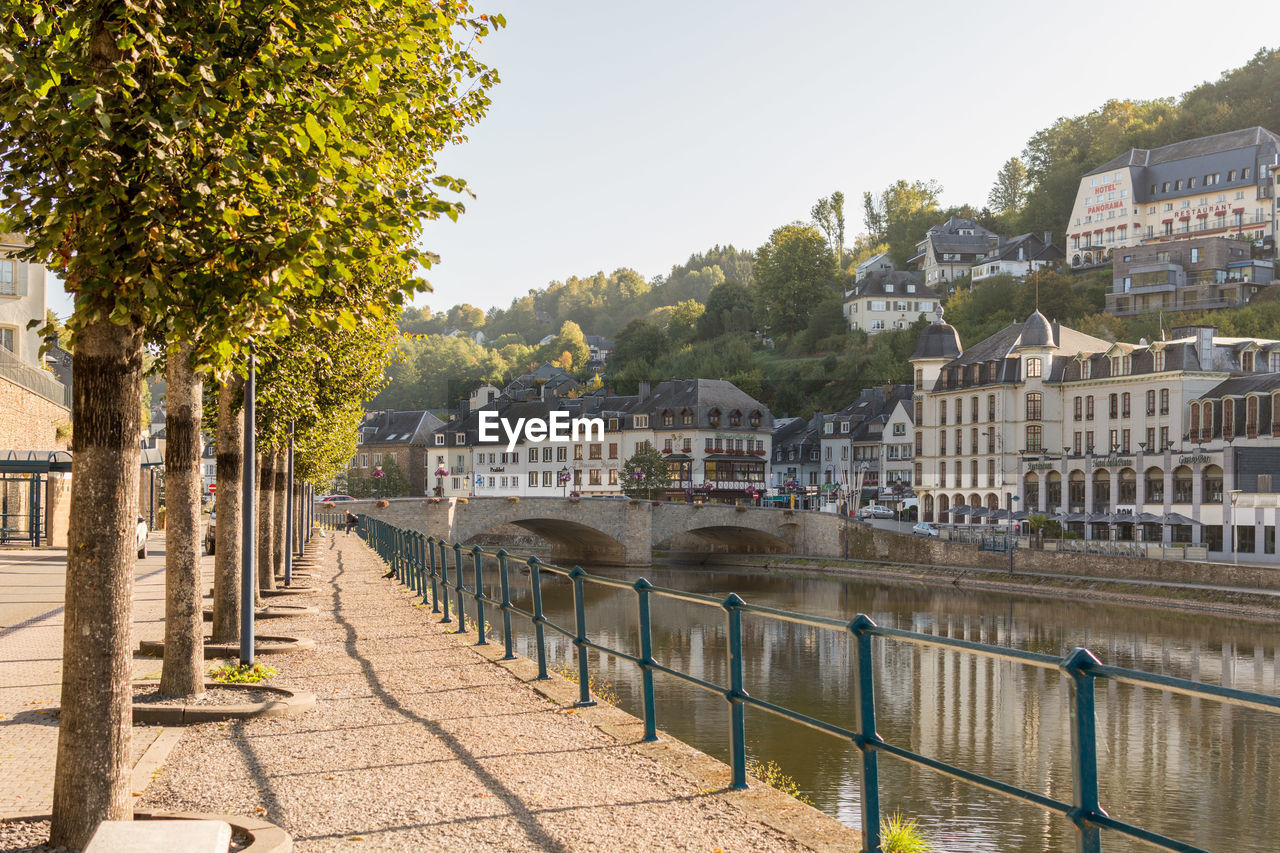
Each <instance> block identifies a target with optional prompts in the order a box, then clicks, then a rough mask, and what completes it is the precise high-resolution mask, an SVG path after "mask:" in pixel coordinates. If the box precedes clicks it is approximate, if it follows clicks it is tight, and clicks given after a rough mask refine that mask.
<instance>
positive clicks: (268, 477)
mask: <svg viewBox="0 0 1280 853" xmlns="http://www.w3.org/2000/svg"><path fill="white" fill-rule="evenodd" d="M258 458H259V459H260V460H261V465H260V466H259V468H258V560H257V562H258V589H259V590H264V589H275V588H276V576H275V572H274V570H273V569H272V567H271V551H272V547H271V546H272V543H273V542H274V540H273V539H272V538H271V532H272V531H271V521H272V519H273V518H274V515H273V508H272V506H271V496H272V495H273V494H275V470H274V468H273V467H272V463H273V462H274V460H275V454H273V453H260V454H258Z"/></svg>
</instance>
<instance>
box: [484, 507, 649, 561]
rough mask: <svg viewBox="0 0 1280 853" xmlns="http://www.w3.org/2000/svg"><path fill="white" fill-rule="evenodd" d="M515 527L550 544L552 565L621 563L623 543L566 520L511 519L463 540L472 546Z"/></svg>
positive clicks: (583, 525) (603, 533)
mask: <svg viewBox="0 0 1280 853" xmlns="http://www.w3.org/2000/svg"><path fill="white" fill-rule="evenodd" d="M508 524H510V525H514V526H516V527H519V528H522V529H524V530H527V531H529V532H530V533H532V534H534V535H535V536H539V537H541V538H542V539H545V540H546V541H547V542H549V543H550V544H551V557H550V559H551V562H553V563H563V562H568V563H600V564H605V565H616V564H623V563H625V562H626V556H627V555H626V553H625V548H624V547H623V544H622V543H621V542H620V541H618V540H617V539H616V538H614V537H613V536H610V535H609V534H608V533H606V532H604V531H602V530H599V529H597V528H595V527H592V526H590V525H586V524H583V523H581V522H578V521H572V520H570V519H566V518H545V517H531V518H511V519H503V520H502V521H501V522H500V523H498V524H491V525H488V526H487V527H485V528H484V529H483V530H481V529H472V530H470V531H469V535H468V536H467V537H466V538H465V539H463V540H462V542H463V544H472V543H473V541H474V540H475V539H477V538H478V537H480V536H483V535H485V534H486V533H491V532H493V531H494V530H496V529H497V528H500V527H502V526H504V525H508Z"/></svg>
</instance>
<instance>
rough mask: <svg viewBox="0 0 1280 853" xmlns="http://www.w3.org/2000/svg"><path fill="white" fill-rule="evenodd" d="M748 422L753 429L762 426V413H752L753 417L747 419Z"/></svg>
mask: <svg viewBox="0 0 1280 853" xmlns="http://www.w3.org/2000/svg"><path fill="white" fill-rule="evenodd" d="M747 422H748V423H749V424H751V426H752V427H758V426H760V413H759V412H752V413H751V416H750V417H749V418H748V419H747Z"/></svg>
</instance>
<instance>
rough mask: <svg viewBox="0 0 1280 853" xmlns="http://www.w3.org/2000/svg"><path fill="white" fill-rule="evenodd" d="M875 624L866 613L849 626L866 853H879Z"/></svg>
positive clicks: (863, 845) (864, 851)
mask: <svg viewBox="0 0 1280 853" xmlns="http://www.w3.org/2000/svg"><path fill="white" fill-rule="evenodd" d="M875 626H876V623H875V622H872V621H871V618H870V617H869V616H867V615H866V614H865V613H859V614H858V618H857V619H854V620H853V621H852V622H850V623H849V632H850V633H851V634H853V667H854V669H855V670H856V672H855V676H854V682H853V707H854V722H855V725H856V726H857V729H858V739H857V740H856V741H855V742H854V745H855V746H856V747H857V748H858V751H859V752H861V753H862V792H861V793H862V798H861V799H862V850H863V853H880V764H879V760H880V757H879V755H877V753H876V750H875V747H874V746H873V744H875V743H876V742H877V741H879V740H880V735H878V734H876V694H875V669H874V667H873V666H872V660H871V629H872V628H874V627H875Z"/></svg>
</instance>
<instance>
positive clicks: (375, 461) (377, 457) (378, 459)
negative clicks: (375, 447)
mask: <svg viewBox="0 0 1280 853" xmlns="http://www.w3.org/2000/svg"><path fill="white" fill-rule="evenodd" d="M381 464H382V454H381V453H375V454H373V465H374V467H375V468H376V467H377V466H379V465H381Z"/></svg>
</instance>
